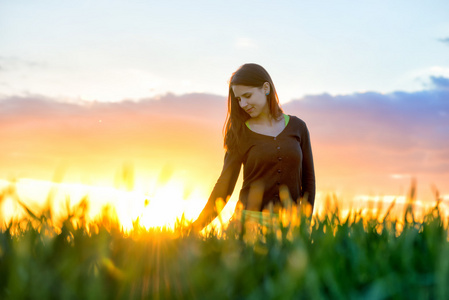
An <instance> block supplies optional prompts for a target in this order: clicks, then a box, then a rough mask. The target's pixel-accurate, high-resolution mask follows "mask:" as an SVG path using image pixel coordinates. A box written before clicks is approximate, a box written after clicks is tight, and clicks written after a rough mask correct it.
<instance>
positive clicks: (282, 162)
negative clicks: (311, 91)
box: [197, 116, 315, 222]
mask: <svg viewBox="0 0 449 300" xmlns="http://www.w3.org/2000/svg"><path fill="white" fill-rule="evenodd" d="M242 164H243V186H242V189H241V190H240V196H239V201H241V202H242V204H243V206H244V208H245V209H246V208H248V206H250V207H252V208H253V209H254V204H253V203H249V198H250V197H249V191H250V189H251V186H252V185H253V186H254V185H258V186H262V187H263V196H262V201H261V203H260V204H258V205H257V207H256V209H258V210H260V211H261V210H263V209H264V208H265V207H266V205H267V204H269V203H270V202H272V203H273V204H276V203H280V197H279V187H280V186H282V185H285V186H287V188H288V190H289V192H290V195H291V199H292V200H293V201H294V202H295V203H298V199H299V198H301V197H302V196H303V195H304V193H307V194H308V198H307V200H308V201H309V203H310V204H311V205H312V206H313V204H314V202H315V172H314V167H313V157H312V148H311V144H310V137H309V131H308V129H307V126H306V124H305V122H304V121H302V120H301V119H299V118H297V117H295V116H290V120H289V122H288V124H287V126H286V127H285V128H284V130H283V131H282V132H281V133H279V134H278V135H277V136H276V137H272V136H268V135H263V134H259V133H256V132H254V131H252V130H250V129H249V128H247V127H246V126H244V130H243V132H242V136H241V137H240V138H239V144H238V147H237V149H236V150H234V151H227V152H226V154H225V158H224V165H223V170H222V172H221V175H220V177H219V178H218V181H217V183H216V184H215V187H214V189H213V191H212V194H211V195H210V197H209V200H208V202H207V204H206V206H205V208H204V210H203V212H202V213H201V215H200V217H199V218H198V220H197V222H201V220H200V219H204V218H207V217H206V216H207V215H209V213H207V212H213V211H214V206H215V201H216V199H218V198H222V199H223V200H225V201H226V200H227V199H228V196H230V195H231V194H232V192H233V191H234V187H235V184H236V182H237V178H238V176H239V173H240V168H241V165H242ZM251 201H253V200H252V199H251ZM259 202H260V201H259ZM214 216H216V213H214ZM210 217H212V216H210ZM207 219H209V218H207Z"/></svg>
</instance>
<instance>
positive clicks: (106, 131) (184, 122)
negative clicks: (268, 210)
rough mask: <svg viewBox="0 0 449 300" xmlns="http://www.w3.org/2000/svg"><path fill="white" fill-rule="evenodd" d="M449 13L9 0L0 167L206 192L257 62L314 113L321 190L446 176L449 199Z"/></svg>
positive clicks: (3, 26) (375, 191) (421, 184)
mask: <svg viewBox="0 0 449 300" xmlns="http://www.w3.org/2000/svg"><path fill="white" fill-rule="evenodd" d="M448 12H449V2H447V1H427V2H423V1H359V2H354V1H341V0H338V1H313V2H311V1H244V2H241V1H214V2H211V1H118V0H114V1H103V0H98V1H74V2H67V1H45V0H44V1H31V0H18V1H2V2H0V140H1V141H2V142H1V147H0V179H3V180H9V179H11V178H30V179H34V180H51V179H52V178H53V176H54V174H55V172H57V171H56V170H59V169H63V170H64V171H63V173H64V176H63V177H64V181H65V182H71V183H80V184H85V185H95V186H114V185H115V186H116V187H117V185H118V183H117V177H120V174H122V173H121V172H122V171H123V170H122V169H123V168H125V169H126V168H128V169H130V170H132V172H131V173H132V174H133V180H134V186H133V187H132V189H134V190H135V191H139V192H141V193H143V194H146V195H154V194H155V193H156V192H157V189H158V187H160V186H163V185H164V184H166V183H167V182H170V181H171V182H178V183H179V184H181V183H182V184H183V189H184V193H185V194H187V196H186V195H184V197H187V198H188V197H189V195H195V199H200V200H197V202H201V201H205V200H206V199H207V197H208V193H210V189H211V187H212V186H213V184H214V183H215V181H216V179H217V178H218V175H219V173H220V171H221V166H222V161H223V154H224V152H223V147H222V132H221V130H222V126H223V122H224V121H225V116H226V99H225V97H226V93H227V89H228V86H227V81H228V79H229V77H230V75H231V73H232V72H233V71H235V69H236V68H238V67H239V66H240V65H242V64H243V63H247V62H255V63H259V64H261V65H262V66H264V67H265V68H266V69H267V70H268V72H269V73H270V74H271V76H272V78H273V81H274V83H275V85H276V89H277V91H278V94H279V97H280V101H281V103H282V107H283V109H284V111H285V112H286V113H287V114H291V115H296V116H298V117H300V118H301V119H303V120H304V121H305V122H306V123H307V125H308V127H309V130H310V134H311V139H312V147H313V152H314V158H315V168H316V174H317V188H318V191H319V192H320V195H325V194H326V193H337V194H338V195H339V196H340V197H343V198H345V199H349V200H351V199H353V198H354V197H355V196H356V195H372V196H376V195H404V194H406V193H407V191H408V188H409V187H410V182H411V179H412V178H416V180H417V182H418V191H419V193H420V194H419V195H420V197H421V198H422V199H430V198H432V196H431V191H432V190H431V186H432V185H435V186H436V187H437V188H438V189H439V191H440V193H441V194H442V195H446V197H447V198H448V200H449V184H448V183H449V18H448V17H447V16H448V15H447V13H448ZM119 181H120V180H119ZM179 184H178V186H179ZM238 189H239V186H238V185H237V187H236V190H238ZM235 194H237V192H235ZM30 197H32V196H30ZM192 197H193V196H192ZM201 199H202V200H201ZM431 200H433V199H431ZM200 206H201V203H200Z"/></svg>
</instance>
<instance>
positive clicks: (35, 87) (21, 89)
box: [0, 0, 449, 102]
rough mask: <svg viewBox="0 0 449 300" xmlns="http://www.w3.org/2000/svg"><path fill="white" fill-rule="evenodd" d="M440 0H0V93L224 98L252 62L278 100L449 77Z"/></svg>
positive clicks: (414, 87) (419, 85) (448, 26)
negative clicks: (239, 72) (233, 75)
mask: <svg viewBox="0 0 449 300" xmlns="http://www.w3.org/2000/svg"><path fill="white" fill-rule="evenodd" d="M448 11H449V2H447V1H427V2H424V1H340V0H338V1H245V2H243V3H241V2H240V1H214V2H212V1H117V0H114V1H103V0H98V1H84V0H82V1H72V2H69V1H45V0H44V1H31V0H18V1H1V2H0V96H13V95H21V96H25V95H36V94H37V95H43V96H48V97H54V98H56V99H59V100H61V101H71V102H76V101H78V100H98V101H120V100H123V99H141V98H147V97H154V96H156V95H163V94H166V93H169V92H171V93H175V94H178V95H180V94H184V93H194V92H204V93H211V94H216V95H221V96H224V95H225V94H226V91H227V80H228V78H229V76H230V74H231V73H232V72H233V71H234V70H235V69H236V68H237V67H238V66H239V65H241V64H243V63H246V62H256V63H259V64H261V65H263V66H264V67H265V68H266V69H267V70H268V71H269V72H270V74H271V75H272V77H273V80H274V81H275V83H276V86H277V90H278V93H279V96H280V99H281V102H288V101H290V100H291V99H299V98H301V97H303V96H305V95H314V94H323V93H328V94H330V95H338V94H340V95H341V94H351V93H356V92H365V91H374V92H377V93H391V92H394V91H407V92H412V91H419V90H423V89H427V88H429V86H431V79H430V78H431V76H436V77H442V78H449V42H448V41H447V39H448V38H449V18H448V17H447V12H448Z"/></svg>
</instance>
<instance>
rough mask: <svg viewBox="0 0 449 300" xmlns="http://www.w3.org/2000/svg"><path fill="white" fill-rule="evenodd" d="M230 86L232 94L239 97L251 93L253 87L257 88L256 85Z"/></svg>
mask: <svg viewBox="0 0 449 300" xmlns="http://www.w3.org/2000/svg"><path fill="white" fill-rule="evenodd" d="M231 88H232V91H233V92H234V96H236V97H240V96H241V95H243V94H245V93H251V92H253V91H254V90H255V89H257V88H256V87H253V86H246V85H233V86H231Z"/></svg>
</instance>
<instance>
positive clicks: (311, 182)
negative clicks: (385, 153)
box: [301, 124, 315, 207]
mask: <svg viewBox="0 0 449 300" xmlns="http://www.w3.org/2000/svg"><path fill="white" fill-rule="evenodd" d="M301 150H302V152H303V161H302V182H301V185H302V193H301V196H304V195H305V194H306V193H307V201H308V202H309V203H310V204H311V205H312V207H313V205H314V203H315V169H314V166H313V155H312V145H311V142H310V135H309V130H308V129H307V126H306V125H305V124H304V130H303V132H302V134H301Z"/></svg>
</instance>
